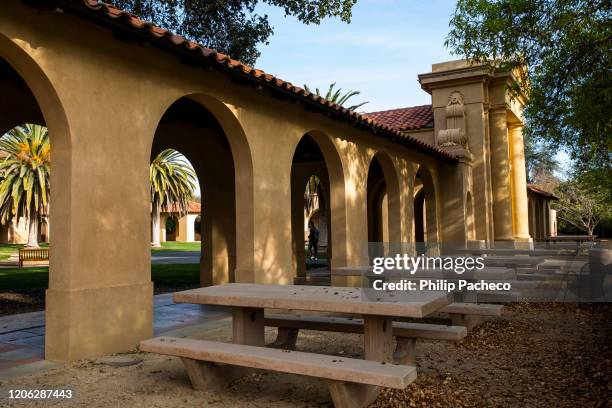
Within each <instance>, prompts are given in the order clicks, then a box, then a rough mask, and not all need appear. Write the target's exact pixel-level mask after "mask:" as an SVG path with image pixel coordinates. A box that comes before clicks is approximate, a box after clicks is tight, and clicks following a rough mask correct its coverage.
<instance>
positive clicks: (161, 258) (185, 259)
mask: <svg viewBox="0 0 612 408" xmlns="http://www.w3.org/2000/svg"><path fill="white" fill-rule="evenodd" d="M151 263H154V264H192V263H193V264H199V263H200V251H156V252H152V253H151Z"/></svg>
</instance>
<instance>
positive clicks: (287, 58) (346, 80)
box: [256, 0, 457, 112]
mask: <svg viewBox="0 0 612 408" xmlns="http://www.w3.org/2000/svg"><path fill="white" fill-rule="evenodd" d="M454 8H455V1H453V0H430V1H419V0H358V2H357V4H356V5H355V6H354V8H353V17H352V20H351V23H350V24H346V23H343V22H341V21H340V20H339V19H327V20H325V21H324V22H323V23H322V24H321V25H310V26H307V25H304V24H302V23H300V22H299V21H297V20H296V19H295V18H293V17H285V16H284V13H283V11H282V10H281V9H279V8H276V7H268V6H266V7H260V8H259V12H261V13H266V14H268V16H269V18H270V22H271V24H272V25H273V26H274V35H273V36H272V37H271V38H270V44H269V45H262V46H260V47H259V49H260V51H261V57H260V58H259V60H258V61H257V64H256V66H257V68H260V69H263V70H265V71H266V72H269V73H271V74H274V75H276V76H279V77H280V78H283V79H284V80H287V81H290V82H292V83H294V84H296V85H299V86H302V85H303V84H307V85H309V86H311V88H314V87H319V88H325V89H327V87H328V86H329V84H330V83H332V82H336V83H337V85H338V86H340V87H342V88H343V89H356V90H359V91H361V95H358V96H356V97H355V99H354V101H356V102H360V101H370V103H368V104H367V105H365V106H364V107H362V108H361V110H364V111H367V112H371V111H376V110H383V109H390V108H396V107H404V106H414V105H423V104H429V103H431V100H430V96H429V95H428V94H427V93H425V92H424V91H423V90H421V88H420V86H419V83H418V81H417V75H418V74H419V73H424V72H429V71H430V70H431V64H432V63H436V62H441V61H447V60H451V59H457V57H455V56H452V55H451V54H450V52H449V51H448V50H447V49H445V47H444V38H445V36H446V34H447V33H448V22H449V20H450V16H451V15H452V13H453V11H454Z"/></svg>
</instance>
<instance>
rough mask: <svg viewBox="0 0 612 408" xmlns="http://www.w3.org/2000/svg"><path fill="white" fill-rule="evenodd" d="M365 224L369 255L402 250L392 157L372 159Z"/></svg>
mask: <svg viewBox="0 0 612 408" xmlns="http://www.w3.org/2000/svg"><path fill="white" fill-rule="evenodd" d="M367 223H368V224H367V225H368V242H369V245H368V246H369V251H368V252H369V256H370V258H372V257H374V256H380V255H381V253H380V251H381V250H382V251H383V252H384V253H385V254H386V255H389V251H397V250H399V249H400V248H401V242H402V237H401V209H400V189H399V178H398V176H397V172H396V170H395V166H394V164H393V162H392V160H391V158H390V157H389V156H388V155H386V154H385V153H383V152H378V153H376V154H375V155H374V157H372V161H371V162H370V167H369V169H368V179H367Z"/></svg>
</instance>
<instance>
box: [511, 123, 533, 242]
mask: <svg viewBox="0 0 612 408" xmlns="http://www.w3.org/2000/svg"><path fill="white" fill-rule="evenodd" d="M509 136H510V143H511V144H510V151H511V154H512V157H511V159H512V193H513V194H512V205H513V209H514V212H513V217H514V238H515V239H516V240H517V241H529V238H530V237H529V210H528V205H527V204H528V201H527V172H526V170H525V148H524V146H523V126H522V125H513V126H510V128H509Z"/></svg>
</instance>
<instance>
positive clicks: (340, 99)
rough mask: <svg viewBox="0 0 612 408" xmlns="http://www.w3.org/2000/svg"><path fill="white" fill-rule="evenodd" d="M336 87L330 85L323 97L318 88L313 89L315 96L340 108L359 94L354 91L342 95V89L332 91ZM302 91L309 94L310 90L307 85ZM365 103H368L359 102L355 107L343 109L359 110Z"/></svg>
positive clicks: (334, 84)
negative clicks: (321, 97)
mask: <svg viewBox="0 0 612 408" xmlns="http://www.w3.org/2000/svg"><path fill="white" fill-rule="evenodd" d="M335 86H336V83H335V82H334V83H333V84H331V85H330V86H329V89H328V90H327V93H326V94H325V96H323V95H322V94H321V92H320V91H319V88H316V89H315V92H314V93H315V94H316V95H318V96H323V97H324V98H325V99H327V100H328V101H330V102H333V103H335V104H336V105H340V106H344V104H345V103H346V102H347V101H348V100H349V99H351V98H352V97H353V96H355V95H359V94H360V93H361V92H359V91H355V90H352V89H351V90H350V91H348V92H345V93H344V94H343V93H342V88H338V89H336V90H335V91H334V87H335ZM304 89H305V90H306V91H307V92H311V93H312V91H311V90H310V88H309V87H308V85H306V84H304ZM366 103H369V102H361V103H358V104H356V105H351V106H345V108H347V109H349V110H353V111H354V110H356V109H357V108H360V107H361V106H363V105H365V104H366Z"/></svg>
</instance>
